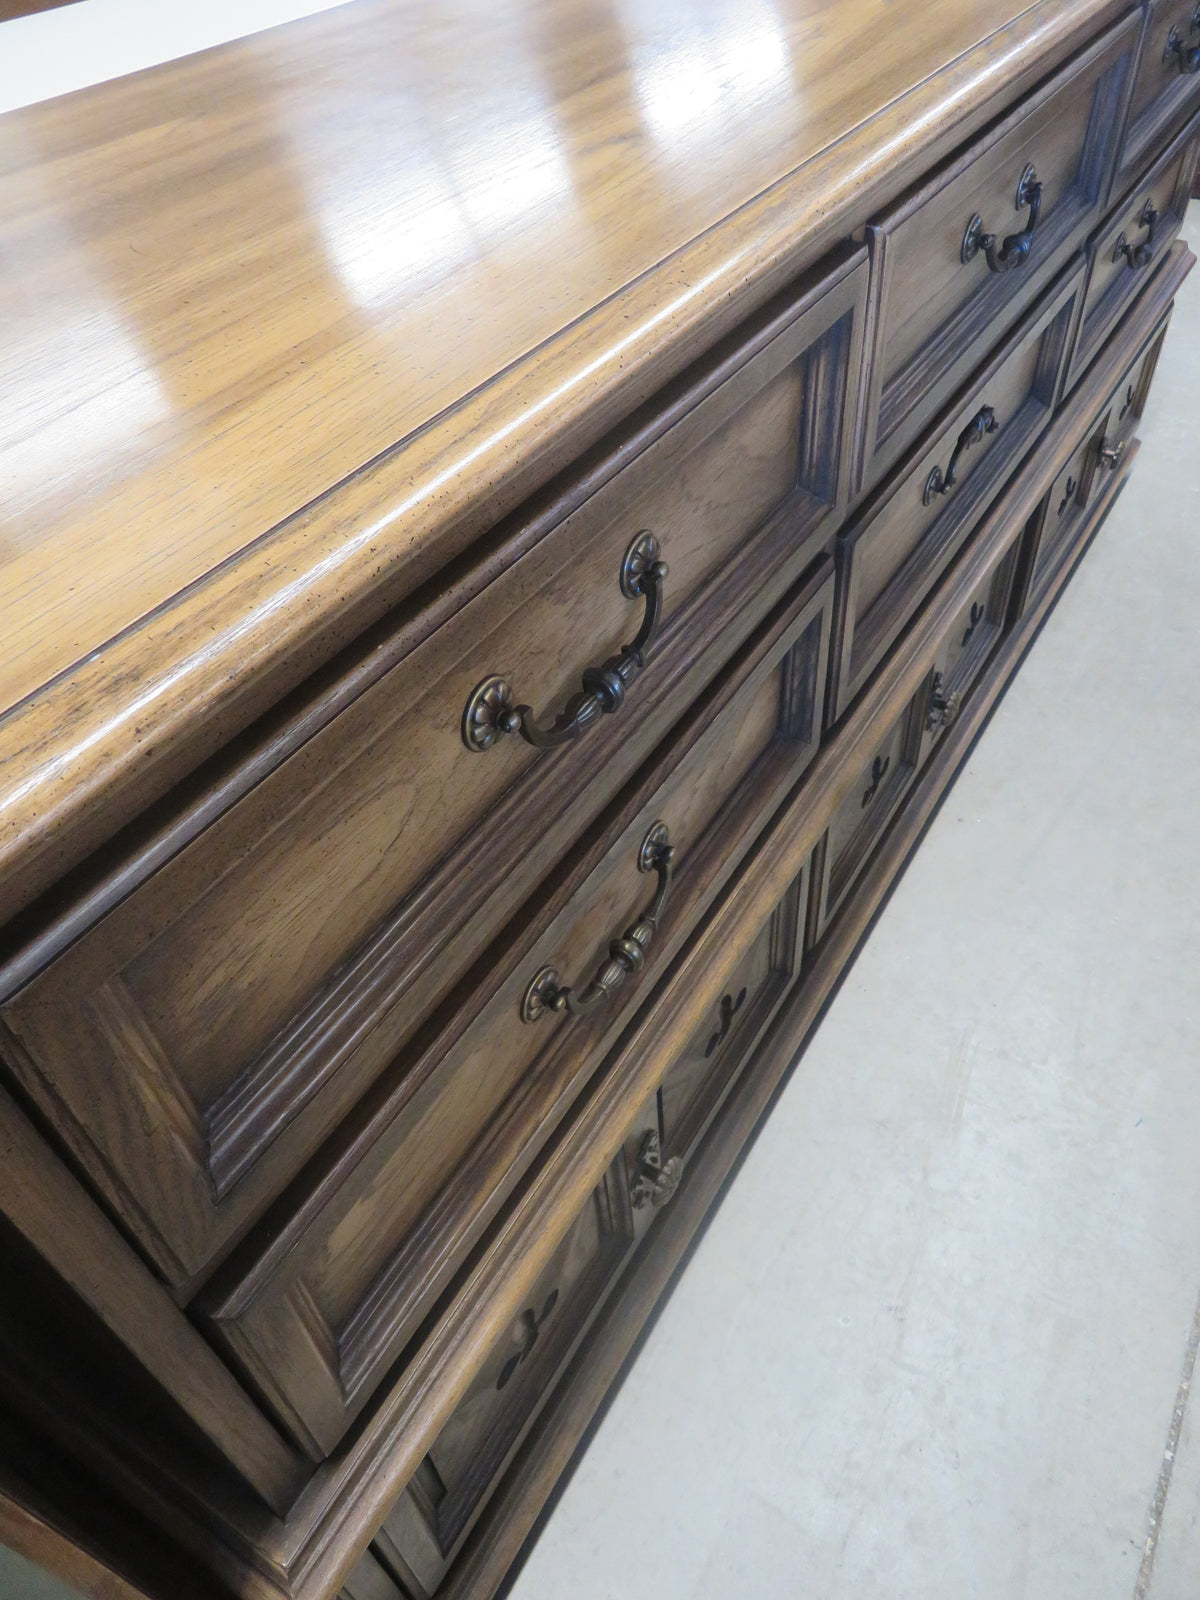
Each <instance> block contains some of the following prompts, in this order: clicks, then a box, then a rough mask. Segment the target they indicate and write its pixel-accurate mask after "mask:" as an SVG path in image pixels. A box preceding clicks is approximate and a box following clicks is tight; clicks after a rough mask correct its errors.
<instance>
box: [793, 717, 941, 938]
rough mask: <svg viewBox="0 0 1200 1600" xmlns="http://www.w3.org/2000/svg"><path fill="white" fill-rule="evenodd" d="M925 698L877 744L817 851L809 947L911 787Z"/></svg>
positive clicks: (849, 887) (819, 934) (818, 936)
mask: <svg viewBox="0 0 1200 1600" xmlns="http://www.w3.org/2000/svg"><path fill="white" fill-rule="evenodd" d="M926 693H927V690H926V687H922V689H921V691H920V692H919V693H918V694H917V695H915V696H914V697H913V699H912V700H910V701H909V702H908V704H907V705H906V706H905V707H904V709H903V711H902V712H901V713H900V715H899V716H898V717H897V718H896V720H895V722H894V723H893V724H892V726H891V727H890V728H889V729H888V731H887V733H886V734H885V735H884V737H883V738H882V739H881V740H880V741H879V743H878V745H877V746H876V748H875V749H874V751H873V752H872V754H871V757H870V760H869V761H867V762H865V763H864V765H863V768H862V770H861V771H860V773H859V774H858V777H857V779H856V781H855V784H854V787H853V788H852V789H851V790H850V793H849V794H848V795H847V796H846V798H845V799H844V800H843V801H842V803H841V805H840V806H839V807H838V809H837V810H836V811H835V812H834V814H833V818H832V820H831V822H830V824H829V828H828V831H827V832H826V834H825V836H824V838H823V839H822V841H821V843H820V844H819V845H818V846H817V850H816V853H815V857H814V866H813V889H812V904H811V909H810V913H809V924H808V942H809V944H815V943H816V942H817V941H818V940H819V939H821V938H822V936H823V935H824V932H825V929H826V926H827V925H828V923H829V919H830V918H831V917H832V916H833V914H834V913H835V912H836V910H837V909H838V907H839V906H840V905H841V903H842V901H843V900H844V899H845V898H846V895H847V894H848V893H849V891H850V889H851V886H852V885H853V884H854V881H855V879H856V878H857V877H858V875H859V873H860V872H861V871H862V869H863V867H864V866H865V865H866V863H867V860H868V858H869V857H870V855H871V852H872V850H873V849H874V848H875V845H876V843H877V842H878V840H879V838H880V836H881V835H882V833H883V830H884V829H885V828H886V827H887V825H888V823H889V822H890V821H891V819H892V817H893V816H894V815H895V814H896V811H897V809H898V807H899V805H900V802H901V801H902V800H903V799H904V796H905V795H906V794H907V793H908V790H909V789H910V788H911V786H912V782H913V779H914V778H915V777H916V773H917V766H918V763H919V761H920V757H921V741H922V731H923V726H924V717H925V702H926Z"/></svg>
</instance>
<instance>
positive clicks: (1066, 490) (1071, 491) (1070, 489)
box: [1055, 474, 1079, 517]
mask: <svg viewBox="0 0 1200 1600" xmlns="http://www.w3.org/2000/svg"><path fill="white" fill-rule="evenodd" d="M1078 488H1079V485H1078V484H1077V483H1076V481H1075V479H1074V478H1073V477H1071V476H1070V475H1069V474H1068V477H1067V481H1066V483H1065V484H1063V497H1062V499H1061V500H1060V501H1059V502H1058V510H1057V511H1056V512H1055V516H1057V517H1061V516H1062V514H1063V512H1064V511H1065V510H1066V509H1067V507H1068V506H1069V505H1070V503H1071V501H1072V500H1073V499H1074V498H1075V491H1076V489H1078Z"/></svg>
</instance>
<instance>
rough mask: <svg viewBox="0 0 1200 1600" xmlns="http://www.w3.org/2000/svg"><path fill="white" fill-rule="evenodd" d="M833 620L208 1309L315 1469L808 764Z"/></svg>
mask: <svg viewBox="0 0 1200 1600" xmlns="http://www.w3.org/2000/svg"><path fill="white" fill-rule="evenodd" d="M832 598H833V579H832V569H831V563H829V562H828V561H825V562H823V563H822V564H821V566H820V568H819V569H818V570H817V571H816V572H815V573H814V574H813V575H812V576H811V578H810V579H809V580H808V581H806V582H805V584H804V585H803V586H802V587H801V589H800V590H799V591H798V592H797V593H796V594H795V595H793V596H792V597H789V598H788V599H787V600H786V601H785V602H784V603H783V604H782V605H781V606H780V607H778V608H777V609H776V611H775V612H774V613H772V615H771V617H769V618H768V619H767V621H766V622H765V623H764V624H763V625H762V627H761V628H760V629H759V630H758V632H757V633H756V634H755V635H754V636H753V638H752V639H751V640H750V641H749V642H748V644H747V645H746V646H745V647H744V648H743V650H742V651H741V652H739V655H738V656H737V657H736V658H735V660H734V661H733V662H732V663H731V664H730V666H729V667H728V668H727V669H726V670H725V671H724V672H723V673H722V675H721V677H720V678H719V679H718V680H717V681H716V682H715V683H714V684H713V685H712V686H711V687H710V688H709V690H707V691H706V693H705V694H704V695H703V696H702V697H701V698H700V699H699V700H698V701H697V702H696V703H695V704H694V705H693V706H692V707H691V708H690V710H689V712H688V714H687V716H686V717H685V718H684V719H683V720H682V721H681V722H680V723H679V724H677V726H676V728H675V729H674V730H673V731H672V734H671V737H670V738H669V739H668V740H667V741H666V742H665V743H664V745H663V746H662V747H661V748H660V750H659V751H658V752H657V754H656V756H655V758H654V759H653V760H652V761H651V762H648V763H647V764H646V766H645V767H644V768H643V769H642V771H641V772H640V773H639V774H638V777H637V779H636V780H635V781H634V782H633V783H632V784H631V785H629V786H628V788H627V789H626V790H625V791H624V793H623V794H622V796H621V798H620V801H619V802H618V803H617V804H616V805H615V806H614V807H613V808H611V809H610V811H608V812H606V813H605V816H604V817H603V818H602V819H601V821H600V823H599V824H598V825H597V829H596V831H595V832H594V834H593V835H592V836H591V837H590V838H589V839H588V840H586V841H583V842H581V843H580V845H578V846H577V847H576V852H575V853H573V855H572V857H571V858H569V859H568V860H567V861H565V862H564V863H563V865H562V867H561V868H560V870H559V872H558V873H557V874H555V875H554V877H553V878H551V879H549V880H548V881H547V884H546V885H545V886H543V889H542V890H541V891H539V893H538V894H537V895H535V896H534V897H533V898H532V899H531V901H529V902H528V903H527V904H526V905H525V906H524V907H522V908H521V911H520V913H519V915H518V917H517V918H516V919H515V921H514V922H513V923H512V924H511V925H510V927H509V929H508V930H507V932H506V934H505V937H504V939H503V940H502V941H500V942H498V944H497V946H496V947H494V949H493V951H492V952H490V953H489V959H488V962H486V963H483V964H481V965H480V966H478V967H477V968H476V969H475V970H474V971H473V972H472V973H471V974H470V975H469V977H468V979H467V981H466V982H465V983H464V985H463V986H462V987H461V988H460V990H459V991H458V992H457V993H456V995H455V996H453V997H452V998H451V1000H450V1001H449V1002H448V1003H447V1005H446V1006H445V1007H443V1008H442V1009H441V1010H440V1011H439V1012H438V1013H436V1014H435V1015H434V1017H433V1018H431V1019H430V1021H429V1023H428V1024H427V1025H426V1027H425V1028H424V1029H423V1030H421V1032H420V1033H418V1035H417V1036H416V1038H415V1039H414V1041H413V1042H412V1044H411V1045H410V1046H409V1047H408V1048H407V1049H406V1050H405V1051H404V1052H403V1053H402V1055H401V1057H400V1058H398V1060H397V1062H396V1063H395V1064H394V1066H393V1067H392V1068H391V1069H390V1070H389V1072H388V1074H387V1075H386V1076H385V1077H384V1078H383V1079H381V1081H380V1083H379V1084H378V1085H377V1086H376V1088H375V1089H374V1090H372V1092H371V1093H370V1094H369V1095H368V1096H367V1097H366V1099H365V1100H364V1102H363V1104H362V1105H361V1106H359V1107H358V1108H356V1110H355V1112H354V1113H353V1114H352V1115H351V1117H350V1118H349V1119H348V1121H347V1123H346V1124H345V1125H344V1127H343V1129H342V1131H341V1132H340V1133H339V1136H338V1139H337V1140H336V1141H334V1143H333V1145H332V1146H331V1147H329V1148H327V1150H326V1151H324V1152H322V1155H321V1157H319V1158H318V1160H317V1161H316V1162H315V1163H314V1164H313V1166H312V1168H311V1169H310V1171H309V1173H308V1174H307V1176H306V1185H307V1186H309V1188H308V1193H307V1195H306V1197H304V1198H299V1197H297V1196H296V1195H295V1194H293V1195H291V1196H289V1199H288V1206H289V1212H290V1215H288V1216H287V1217H286V1218H281V1219H279V1220H276V1219H274V1218H268V1219H267V1220H266V1222H265V1223H264V1225H263V1228H262V1230H261V1248H260V1243H259V1240H256V1239H251V1240H249V1241H247V1245H246V1249H245V1251H244V1252H243V1256H242V1258H241V1259H240V1260H239V1261H237V1262H233V1263H231V1264H230V1268H229V1270H228V1272H226V1273H224V1274H222V1275H221V1280H218V1281H216V1282H214V1284H213V1285H211V1286H210V1290H208V1291H206V1292H205V1295H204V1296H203V1298H202V1301H201V1306H202V1309H203V1310H204V1311H205V1312H206V1313H207V1314H208V1315H210V1316H211V1318H212V1323H213V1326H214V1329H215V1330H216V1331H217V1332H218V1333H219V1335H220V1337H221V1338H222V1340H223V1341H224V1343H225V1344H226V1346H227V1348H228V1349H229V1350H230V1352H231V1353H232V1355H233V1356H234V1357H235V1359H236V1360H237V1361H238V1362H240V1363H241V1365H242V1366H243V1367H244V1369H245V1370H246V1371H247V1373H248V1374H249V1376H250V1377H251V1378H252V1380H253V1382H254V1383H255V1385H256V1387H257V1388H258V1390H259V1391H260V1392H261V1393H262V1394H264V1395H265V1396H266V1397H267V1398H268V1399H269V1400H270V1401H271V1402H272V1403H273V1405H274V1406H275V1407H276V1409H277V1412H278V1415H279V1417H280V1419H281V1422H282V1423H283V1425H284V1426H285V1427H287V1428H288V1429H289V1430H290V1431H291V1432H292V1433H293V1435H294V1436H295V1437H296V1438H297V1440H298V1442H299V1443H300V1444H301V1445H302V1446H303V1447H304V1448H306V1449H308V1450H309V1451H310V1452H312V1453H314V1454H317V1455H319V1454H321V1453H323V1452H326V1451H328V1450H330V1449H332V1448H333V1446H334V1445H336V1443H337V1442H338V1440H339V1439H340V1437H341V1435H342V1433H343V1431H344V1430H345V1428H346V1426H347V1424H348V1423H349V1421H350V1420H351V1419H352V1418H353V1416H354V1415H355V1414H356V1413H357V1412H358V1411H359V1410H360V1409H361V1407H362V1406H363V1405H364V1404H365V1403H366V1402H367V1400H368V1399H369V1397H370V1394H371V1392H372V1390H373V1389H374V1387H375V1385H376V1384H377V1383H378V1382H379V1380H380V1379H381V1378H382V1377H383V1375H384V1374H385V1373H386V1371H387V1370H388V1368H389V1367H390V1366H391V1365H392V1364H393V1363H394V1362H395V1360H396V1358H397V1357H398V1356H399V1355H400V1354H401V1352H402V1350H403V1349H404V1346H405V1344H406V1343H407V1341H408V1340H409V1338H410V1337H411V1336H412V1334H413V1333H414V1332H415V1330H416V1328H417V1326H418V1325H419V1323H420V1321H421V1320H422V1318H423V1317H424V1316H425V1315H426V1313H427V1312H428V1310H429V1308H430V1306H431V1305H432V1303H433V1301H434V1299H435V1297H436V1296H437V1295H438V1294H439V1293H440V1292H441V1290H442V1289H443V1288H444V1287H445V1285H446V1284H447V1282H448V1281H449V1278H450V1276H451V1274H452V1273H453V1272H454V1271H455V1269H456V1268H457V1266H458V1265H459V1263H461V1261H462V1260H463V1258H464V1256H465V1254H466V1252H467V1251H468V1250H469V1249H470V1248H471V1247H472V1245H473V1244H474V1243H475V1242H476V1240H477V1239H478V1238H479V1237H480V1235H481V1233H482V1232H483V1230H484V1228H485V1227H486V1226H487V1224H488V1223H489V1221H490V1219H491V1218H492V1217H493V1216H494V1215H495V1213H496V1210H497V1208H498V1207H499V1206H500V1205H501V1204H502V1202H503V1201H504V1199H505V1198H506V1197H507V1195H508V1194H509V1193H510V1192H511V1191H512V1189H513V1187H514V1185H515V1184H516V1183H517V1182H518V1180H519V1179H520V1177H521V1175H522V1173H523V1172H524V1171H525V1170H526V1168H527V1167H528V1165H529V1163H530V1161H531V1160H532V1159H533V1157H534V1155H535V1154H536V1153H537V1151H538V1149H539V1148H540V1147H541V1145H542V1144H544V1142H545V1140H546V1139H547V1138H548V1137H549V1135H550V1133H551V1132H552V1131H553V1129H554V1127H555V1126H556V1124H557V1122H558V1120H559V1119H560V1118H561V1116H562V1114H563V1112H564V1111H565V1110H566V1108H567V1107H568V1105H569V1104H570V1103H571V1101H572V1100H573V1099H574V1097H575V1096H576V1095H577V1094H578V1092H579V1090H580V1088H581V1087H582V1085H583V1084H584V1083H585V1082H586V1081H587V1080H588V1078H589V1077H590V1075H591V1074H592V1072H593V1071H594V1070H595V1068H596V1067H597V1066H598V1065H599V1064H600V1062H601V1061H602V1060H603V1058H604V1054H605V1053H606V1052H607V1051H608V1050H609V1049H610V1048H611V1046H612V1044H613V1042H614V1041H615V1039H616V1036H617V1033H618V1031H619V1029H620V1027H621V1026H622V1024H623V1021H624V1020H627V1018H628V1016H629V1015H630V1014H631V1012H632V1010H633V1009H634V1008H635V1007H636V1005H637V1004H638V1003H639V999H640V998H641V997H644V995H645V994H646V992H647V989H648V986H649V985H651V984H652V983H653V982H654V981H655V980H656V977H657V975H658V974H660V973H661V972H662V971H663V970H664V963H666V962H667V961H669V959H670V958H671V956H672V954H673V952H674V951H675V950H676V949H677V948H678V946H679V943H680V941H681V940H682V939H683V938H684V937H685V936H686V934H687V932H688V931H689V930H690V928H691V927H692V926H693V925H694V924H695V922H696V920H697V919H698V918H699V917H700V916H701V915H702V914H703V912H704V910H705V909H706V908H707V907H708V906H709V905H710V904H711V903H712V901H713V899H714V897H715V896H716V895H717V894H718V893H719V892H720V889H721V887H722V885H723V883H724V882H725V881H726V880H727V878H728V876H729V874H730V873H731V872H732V871H733V870H734V868H735V867H736V865H737V863H738V862H739V861H740V859H741V858H742V856H743V855H744V853H745V851H746V850H747V849H748V848H749V846H750V844H751V842H752V841H753V839H754V837H755V836H756V834H757V833H758V832H759V831H760V830H761V828H762V827H763V826H764V824H765V823H766V821H767V820H768V819H769V817H770V816H771V815H772V814H773V813H774V811H775V810H776V809H777V808H778V806H779V804H780V803H781V801H782V799H783V797H784V796H785V795H786V793H787V792H788V791H789V789H790V788H791V787H792V786H793V785H794V784H795V782H796V781H797V779H798V778H799V776H800V774H801V773H802V771H803V770H804V768H805V766H806V765H807V763H808V762H809V761H810V760H811V758H812V756H813V754H814V753H815V750H816V748H817V744H818V741H819V736H820V697H821V693H822V686H823V683H824V678H825V671H826V664H827V657H828V636H829V627H830V616H831V610H832Z"/></svg>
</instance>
